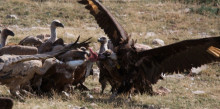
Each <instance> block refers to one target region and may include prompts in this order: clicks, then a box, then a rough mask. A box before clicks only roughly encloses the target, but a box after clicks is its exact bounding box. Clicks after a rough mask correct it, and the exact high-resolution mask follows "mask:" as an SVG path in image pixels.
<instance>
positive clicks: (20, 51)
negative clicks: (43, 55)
mask: <svg viewBox="0 0 220 109" xmlns="http://www.w3.org/2000/svg"><path fill="white" fill-rule="evenodd" d="M37 53H38V49H37V48H36V47H30V46H21V45H12V46H5V47H3V48H0V56H1V55H3V54H11V55H32V54H37Z"/></svg>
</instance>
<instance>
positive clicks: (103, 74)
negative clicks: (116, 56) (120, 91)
mask: <svg viewBox="0 0 220 109" xmlns="http://www.w3.org/2000/svg"><path fill="white" fill-rule="evenodd" d="M98 42H99V43H100V49H99V55H101V54H102V55H103V53H104V52H106V51H109V50H108V49H111V47H109V45H112V44H111V42H109V40H108V39H107V38H106V37H100V38H98ZM111 62H113V61H112V59H110V58H107V56H105V57H104V58H103V59H102V60H101V59H99V61H97V66H98V68H99V71H100V73H99V83H101V87H102V91H101V93H104V90H105V87H106V85H107V83H109V84H110V85H111V87H112V89H111V92H113V91H114V90H115V87H116V85H117V81H115V79H112V78H114V77H115V75H111V74H112V73H109V70H108V68H107V67H108V66H111V69H114V68H113V66H114V65H115V64H113V63H112V65H109V64H111ZM106 63H108V66H106Z"/></svg>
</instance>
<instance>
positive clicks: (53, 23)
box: [51, 20, 64, 28]
mask: <svg viewBox="0 0 220 109" xmlns="http://www.w3.org/2000/svg"><path fill="white" fill-rule="evenodd" d="M51 27H55V28H57V27H62V28H64V25H63V24H62V23H61V22H60V21H59V20H53V21H52V23H51Z"/></svg>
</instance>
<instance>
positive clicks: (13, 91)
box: [10, 85, 24, 102]
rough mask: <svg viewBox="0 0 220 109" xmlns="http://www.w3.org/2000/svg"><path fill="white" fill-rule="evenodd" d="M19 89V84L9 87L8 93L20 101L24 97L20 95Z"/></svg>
mask: <svg viewBox="0 0 220 109" xmlns="http://www.w3.org/2000/svg"><path fill="white" fill-rule="evenodd" d="M19 89H20V86H19V85H17V86H16V87H10V93H11V95H12V96H13V97H15V98H18V99H19V100H20V101H22V102H24V98H23V97H21V95H20V92H19Z"/></svg>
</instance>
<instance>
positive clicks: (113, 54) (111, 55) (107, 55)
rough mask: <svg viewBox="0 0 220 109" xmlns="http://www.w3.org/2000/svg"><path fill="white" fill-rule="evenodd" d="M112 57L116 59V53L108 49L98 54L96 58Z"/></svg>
mask: <svg viewBox="0 0 220 109" xmlns="http://www.w3.org/2000/svg"><path fill="white" fill-rule="evenodd" d="M109 58H110V59H113V60H117V55H116V53H114V52H113V51H112V50H110V49H108V50H106V51H105V52H103V53H101V54H99V56H98V59H99V60H106V59H109Z"/></svg>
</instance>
